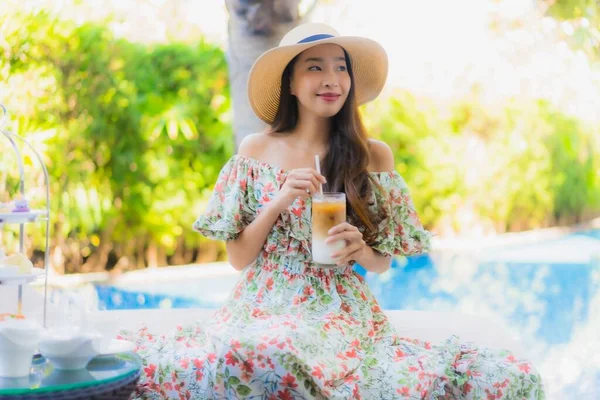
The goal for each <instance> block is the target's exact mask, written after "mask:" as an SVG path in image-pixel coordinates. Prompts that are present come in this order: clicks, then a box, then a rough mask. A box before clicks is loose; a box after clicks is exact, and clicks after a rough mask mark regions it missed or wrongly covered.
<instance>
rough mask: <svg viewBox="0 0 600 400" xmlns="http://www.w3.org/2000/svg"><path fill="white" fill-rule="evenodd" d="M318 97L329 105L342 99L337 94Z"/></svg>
mask: <svg viewBox="0 0 600 400" xmlns="http://www.w3.org/2000/svg"><path fill="white" fill-rule="evenodd" d="M317 96H319V97H320V98H321V99H323V100H324V101H326V102H328V103H332V102H334V101H336V100H337V99H339V98H340V95H339V94H337V93H320V94H318V95H317Z"/></svg>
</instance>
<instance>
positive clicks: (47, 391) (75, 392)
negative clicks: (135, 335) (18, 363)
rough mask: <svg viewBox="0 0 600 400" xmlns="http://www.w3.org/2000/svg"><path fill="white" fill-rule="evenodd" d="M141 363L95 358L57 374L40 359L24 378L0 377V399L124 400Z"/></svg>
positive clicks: (121, 357) (127, 357)
mask: <svg viewBox="0 0 600 400" xmlns="http://www.w3.org/2000/svg"><path fill="white" fill-rule="evenodd" d="M141 368H142V360H141V359H140V357H139V356H138V355H137V354H134V353H123V354H118V355H114V356H104V357H96V358H94V359H93V360H92V361H90V363H89V364H88V365H87V367H86V368H85V369H81V370H77V371H61V370H57V369H55V368H54V367H53V365H52V363H51V362H50V361H48V360H46V359H45V358H43V357H36V358H34V360H33V364H32V372H31V374H30V375H29V376H28V377H25V378H18V379H15V378H0V399H1V400H16V399H28V400H29V399H36V400H40V399H44V400H46V399H53V400H66V399H69V400H73V399H82V400H83V399H86V400H88V399H123V400H125V399H128V398H129V396H130V395H131V393H132V392H133V390H134V389H135V385H136V384H137V381H138V379H139V377H140V372H141Z"/></svg>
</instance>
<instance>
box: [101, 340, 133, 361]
mask: <svg viewBox="0 0 600 400" xmlns="http://www.w3.org/2000/svg"><path fill="white" fill-rule="evenodd" d="M133 349H135V344H133V343H132V342H130V341H128V340H120V339H112V340H111V341H110V342H109V343H108V346H102V347H100V348H99V349H98V350H99V353H98V355H97V357H107V356H114V355H117V354H120V353H128V352H130V351H133Z"/></svg>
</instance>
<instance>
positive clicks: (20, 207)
mask: <svg viewBox="0 0 600 400" xmlns="http://www.w3.org/2000/svg"><path fill="white" fill-rule="evenodd" d="M29 211H30V210H29V203H28V202H27V200H25V199H19V200H15V208H14V209H13V210H12V212H16V213H18V212H29Z"/></svg>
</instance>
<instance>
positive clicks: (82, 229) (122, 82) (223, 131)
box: [0, 13, 600, 392]
mask: <svg viewBox="0 0 600 400" xmlns="http://www.w3.org/2000/svg"><path fill="white" fill-rule="evenodd" d="M0 31H1V32H2V34H3V37H2V40H0V93H2V95H3V98H2V99H0V101H1V102H3V103H4V104H6V105H7V107H8V108H9V110H10V111H11V117H12V120H11V126H10V128H11V130H12V131H14V132H16V133H19V134H21V135H23V136H25V137H27V139H28V140H30V141H31V142H32V143H33V144H34V146H35V147H36V149H38V150H40V151H41V152H42V153H43V155H44V157H45V163H46V165H47V166H48V168H49V172H50V174H51V193H52V196H51V198H52V202H51V208H52V249H53V259H55V260H58V261H57V262H56V263H57V264H59V265H57V266H59V267H60V266H61V265H62V264H64V267H65V270H66V271H67V272H72V271H90V270H98V269H101V268H111V267H112V266H113V265H114V264H115V262H116V260H121V264H120V265H121V266H123V267H124V268H136V267H142V266H145V265H153V264H158V265H162V264H164V263H167V262H169V263H173V264H177V263H184V262H185V263H188V262H193V261H197V260H199V259H204V260H214V259H215V258H218V257H219V256H220V254H219V251H220V250H221V247H218V245H217V247H214V246H215V245H214V244H212V243H209V242H208V241H205V240H203V239H202V237H201V236H200V235H197V234H196V233H193V232H192V231H191V224H192V222H193V220H194V219H195V218H196V216H197V215H198V214H199V213H200V212H201V210H202V207H203V202H204V201H206V198H207V195H208V194H209V191H210V189H211V187H212V184H213V183H214V181H215V180H216V177H217V174H218V172H219V170H220V168H221V167H222V165H223V164H224V162H225V161H226V160H227V158H228V157H229V156H230V155H231V154H232V153H233V144H234V140H233V135H232V131H231V126H230V121H229V118H230V98H229V84H228V80H227V73H226V71H227V68H226V60H225V56H224V54H223V52H222V50H220V49H219V48H218V47H216V46H212V45H210V44H208V43H205V42H202V41H201V42H200V43H197V44H195V45H186V44H180V43H170V44H159V45H142V44H137V43H131V42H128V41H126V40H123V39H119V38H116V37H115V36H114V35H113V34H112V33H111V31H110V30H109V29H108V28H107V27H106V26H104V25H101V24H100V25H99V24H91V23H86V24H83V25H76V24H74V23H72V22H68V21H63V20H59V19H56V18H54V17H51V16H49V15H48V14H45V13H37V14H19V13H13V14H11V15H10V16H9V15H4V16H0ZM482 104H483V103H482V102H481V101H479V99H478V98H477V97H473V98H472V99H465V100H464V101H461V102H457V103H452V104H449V105H448V104H445V105H440V104H434V103H432V102H431V101H428V100H426V99H421V98H416V97H414V96H413V95H411V94H408V93H403V92H399V93H397V94H396V95H395V96H394V97H393V98H392V99H381V100H379V101H377V102H376V103H374V104H371V105H369V106H368V107H366V109H365V111H366V112H365V116H366V117H367V120H366V123H367V126H368V127H369V130H370V132H371V133H372V134H373V136H375V137H379V138H381V139H383V140H384V141H386V142H387V143H389V144H390V146H391V147H392V149H393V150H394V153H395V157H396V162H397V169H398V171H399V172H400V173H401V174H403V176H404V177H405V178H406V180H407V182H408V184H409V186H410V187H411V191H412V194H413V197H414V200H415V203H416V205H417V209H418V210H419V213H420V215H421V217H422V220H423V222H424V223H425V224H426V226H427V227H428V228H430V229H434V230H436V231H438V232H439V233H442V234H443V233H450V232H452V233H453V232H462V233H466V232H470V231H471V232H472V231H477V230H478V229H479V230H481V229H483V230H484V231H488V232H491V231H493V232H504V231H515V230H522V229H530V228H537V227H544V226H550V225H554V224H563V223H565V224H566V223H573V222H578V221H581V220H584V219H586V218H589V217H592V216H594V215H598V213H599V212H600V132H599V127H597V126H596V127H589V126H586V125H585V124H583V123H582V122H581V121H579V120H577V119H575V118H572V117H569V116H567V115H565V114H562V113H561V112H559V111H558V110H556V109H554V108H553V107H552V106H550V105H549V104H547V103H546V102H542V101H538V102H532V101H519V100H514V101H512V102H510V103H506V104H503V105H501V106H500V107H498V106H494V107H487V106H484V105H482ZM5 143H6V144H5ZM8 146H9V144H8V143H7V142H5V141H4V140H1V141H0V149H1V152H0V188H1V189H0V201H7V200H8V198H7V192H10V193H15V191H16V189H17V187H18V180H17V175H16V166H15V164H14V159H13V158H12V157H8V156H7V155H10V153H11V152H10V151H5V149H6V150H8ZM25 160H26V170H27V172H28V174H29V175H28V176H31V174H34V173H35V172H36V171H37V175H34V177H33V178H32V179H31V182H29V187H30V188H32V189H33V190H32V191H31V192H28V193H29V195H30V199H31V200H32V201H33V203H34V206H35V205H37V206H39V205H41V200H42V198H43V193H42V192H41V191H40V190H39V189H35V188H36V187H39V183H40V175H39V168H36V166H35V163H34V161H33V160H32V158H31V154H27V153H26V154H25ZM37 235H38V236H37V238H36V240H35V241H34V242H32V243H33V246H34V247H37V248H38V249H41V248H42V242H41V240H40V238H41V233H37ZM14 237H15V236H14V231H13V236H12V237H11V236H9V235H4V236H3V237H2V240H3V241H4V242H8V243H9V244H13V245H14ZM211 246H213V247H211ZM54 256H56V257H54ZM61 257H62V259H61ZM240 388H241V387H238V389H237V390H238V392H239V391H240ZM242 389H243V388H242Z"/></svg>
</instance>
